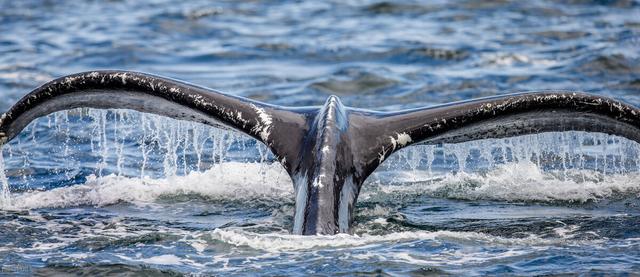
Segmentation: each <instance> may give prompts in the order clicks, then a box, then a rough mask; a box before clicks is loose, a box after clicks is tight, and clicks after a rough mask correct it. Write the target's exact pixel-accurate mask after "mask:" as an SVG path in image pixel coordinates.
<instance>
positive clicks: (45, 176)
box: [0, 0, 640, 276]
mask: <svg viewBox="0 0 640 277" xmlns="http://www.w3.org/2000/svg"><path fill="white" fill-rule="evenodd" d="M639 15H640V3H638V2H637V1H624V0H621V1H586V0H585V1H482V2H476V1H456V2H447V1H430V2H429V3H428V4H425V3H421V2H411V1H400V2H383V1H382V2H381V1H333V2H332V1H296V2H294V1H265V2H253V1H219V2H214V3H211V2H209V1H180V2H175V1H168V0H149V1H30V0H27V1H4V2H0V91H2V97H0V110H6V109H8V108H9V107H10V106H11V105H12V104H13V103H15V102H16V101H17V100H18V99H19V98H20V97H22V96H23V95H24V94H26V93H28V92H29V91H30V90H32V89H34V88H35V87H37V86H38V85H40V84H42V83H44V82H46V81H49V80H51V79H53V78H56V77H60V76H63V75H66V74H70V73H75V72H79V71H86V70H96V69H126V70H137V71H144V72H150V73H154V74H159V75H164V76H168V77H173V78H177V79H181V80H185V81H189V82H193V83H196V84H199V85H203V86H208V87H211V88H215V89H218V90H222V91H225V92H228V93H231V94H236V95H240V96H244V97H249V98H252V99H257V100H260V101H265V102H269V103H274V104H280V105H292V106H298V105H321V104H322V103H323V102H324V101H325V99H326V98H327V97H328V96H329V95H338V96H339V97H340V98H341V99H342V101H343V103H344V104H345V105H349V106H354V107H362V108H371V109H378V110H398V109H406V108H415V107H422V106H430V105H435V104H439V103H446V102H450V101H457V100H463V99H469V98H474V97H482V96H490V95H497V94H504V93H509V92H516V91H527V90H541V89H570V90H580V91H587V92H591V93H596V94H600V95H605V96H609V97H614V98H616V99H620V100H623V101H625V102H628V103H630V104H633V105H640V97H639V95H640V94H639V92H640V63H639V61H640V53H639V52H638V49H640V36H639V34H640V17H639ZM639 151H640V147H639V145H638V144H637V143H635V142H631V141H627V140H625V139H623V138H619V137H614V136H607V135H604V134H588V133H581V132H567V133H551V134H540V135H531V136H523V137H518V138H512V139H504V140H489V141H478V142H472V143H466V144H462V145H439V146H416V147H410V148H408V149H406V150H403V151H401V152H399V153H397V154H395V155H394V156H392V157H391V158H390V159H389V161H387V162H386V163H385V164H384V166H383V167H382V168H380V169H378V171H377V172H376V173H375V174H374V175H373V176H372V177H371V178H370V180H369V181H368V182H367V183H366V184H365V186H364V188H363V192H362V194H361V195H360V197H359V202H358V207H357V214H356V224H355V226H354V230H353V234H348V235H347V234H342V235H338V236H327V237H324V236H314V237H301V236H294V235H290V234H289V231H290V229H291V225H292V220H293V218H292V216H293V207H294V205H293V187H292V184H291V181H290V180H289V179H288V176H287V175H286V173H284V171H283V169H282V168H281V166H280V165H278V164H277V163H274V160H273V157H272V155H271V154H270V153H269V152H268V150H267V149H266V148H265V147H264V146H263V145H261V144H260V143H258V142H256V141H254V140H252V139H249V138H247V137H246V136H243V135H241V134H234V133H230V132H228V131H224V130H218V129H213V128H210V127H206V126H201V125H197V124H191V123H184V122H178V121H174V120H169V119H165V118H161V117H156V116H150V115H143V114H140V113H135V112H131V111H125V110H111V111H98V110H85V109H77V110H72V111H69V112H60V113H56V114H53V115H50V116H47V117H43V118H41V119H39V120H37V121H35V122H34V123H32V124H31V125H30V126H29V127H27V128H26V129H25V130H24V131H23V132H22V133H21V134H20V135H19V136H18V137H17V138H16V139H15V140H14V141H13V142H12V143H10V144H9V145H7V147H5V148H4V149H3V154H4V155H3V156H4V164H5V173H6V176H7V178H8V181H9V183H8V185H9V189H10V195H9V199H4V200H3V202H2V205H1V206H2V208H1V209H0V265H2V267H1V268H0V270H1V271H2V273H3V274H12V273H21V274H24V275H31V274H36V275H43V276H46V275H51V274H54V273H58V274H92V275H96V274H108V273H111V274H121V273H135V274H147V275H163V274H164V275H183V274H185V275H188V274H202V275H223V274H224V275H252V274H265V275H308V274H325V275H338V274H345V275H353V274H372V275H378V274H379V275H417V276H421V275H447V274H451V275H485V274H507V275H544V274H563V273H577V274H594V273H595V274H599V273H601V274H605V273H606V274H622V273H632V272H638V271H640V254H638V253H640V227H638V226H640V224H639V223H640V201H639V199H640V175H639V170H638V168H639V166H640V160H639V155H638V153H639Z"/></svg>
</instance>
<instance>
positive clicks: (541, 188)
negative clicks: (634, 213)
mask: <svg viewBox="0 0 640 277" xmlns="http://www.w3.org/2000/svg"><path fill="white" fill-rule="evenodd" d="M422 176H423V178H422V180H420V181H416V180H415V179H416V178H418V177H419V175H418V176H417V175H414V174H410V173H409V174H405V175H404V176H403V175H400V174H396V175H394V177H393V178H392V180H393V181H392V183H388V182H385V181H384V177H382V178H381V177H378V179H376V180H375V181H372V182H371V183H370V184H367V185H369V186H368V187H365V189H364V191H363V193H362V195H361V200H365V201H366V200H368V199H383V198H386V197H390V196H394V197H396V198H397V197H401V196H411V195H428V196H431V197H438V198H452V199H464V200H499V201H524V202H529V201H535V202H569V203H573V202H575V203H585V202H589V201H599V200H602V199H612V198H619V197H628V196H634V195H636V196H637V197H640V174H638V173H637V172H634V173H627V174H612V175H604V174H602V173H599V172H596V171H593V170H577V169H568V170H565V171H562V172H547V171H544V170H543V169H542V168H540V167H538V166H537V165H536V164H535V163H533V162H530V161H523V162H514V163H509V164H503V165H499V166H497V167H496V168H494V169H493V170H491V171H489V172H487V173H484V174H483V173H468V172H458V173H450V172H449V173H445V174H443V175H437V176H433V175H422ZM367 185H365V186H367Z"/></svg>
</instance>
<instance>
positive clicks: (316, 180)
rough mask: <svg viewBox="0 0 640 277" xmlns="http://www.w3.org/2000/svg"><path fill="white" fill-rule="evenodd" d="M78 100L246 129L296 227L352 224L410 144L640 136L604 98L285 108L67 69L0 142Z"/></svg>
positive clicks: (624, 112)
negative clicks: (380, 170) (281, 189)
mask: <svg viewBox="0 0 640 277" xmlns="http://www.w3.org/2000/svg"><path fill="white" fill-rule="evenodd" d="M79 107H89V108H99V109H109V108H117V109H132V110H136V111H140V112H146V113H154V114H158V115H163V116H167V117H171V118H175V119H180V120H189V121H195V122H199V123H204V124H208V125H211V126H216V127H222V128H230V129H234V130H237V131H239V132H243V133H245V134H247V135H249V136H251V137H253V138H255V139H257V140H259V141H261V142H263V143H264V144H265V145H266V146H267V147H268V148H269V149H270V150H271V151H272V152H273V153H274V155H275V156H276V157H277V158H278V160H279V161H280V163H281V164H282V165H283V167H284V168H285V169H286V171H287V172H288V173H289V175H290V176H291V179H292V181H293V184H294V187H295V194H296V195H295V197H296V199H295V205H296V210H295V214H294V224H293V227H292V230H293V233H296V234H305V235H311V234H336V233H348V232H350V231H351V229H350V228H351V225H352V223H353V214H354V207H355V203H356V200H357V198H358V194H359V192H360V189H361V186H362V184H363V183H364V181H365V180H366V178H367V177H368V176H369V175H370V174H371V173H372V172H373V171H374V170H375V169H376V168H377V167H378V166H379V165H380V164H381V163H382V162H383V161H384V160H385V159H386V158H387V157H389V155H391V154H392V153H394V152H396V151H398V150H400V149H402V148H404V147H407V146H409V145H412V144H439V143H458V142H465V141H470V140H477V139H486V138H504V137H512V136H518V135H525V134H532V133H541V132H551V131H588V132H599V133H606V134H611V135H618V136H622V137H626V138H628V139H631V140H634V141H636V142H640V117H639V115H640V110H639V109H638V108H636V107H634V106H631V105H628V104H625V103H622V102H619V101H616V100H613V99H610V98H606V97H601V96H597V95H590V94H585V93H580V92H570V91H544V92H527V93H520V94H509V95H501V96H495V97H489V98H482V99H476V100H470V101H463V102H456V103H450V104H445V105H439V106H433V107H427V108H421V109H413V110H404V111H398V112H376V111H370V110H363V109H355V108H349V107H346V106H344V105H343V104H342V103H341V102H340V99H338V97H336V96H331V97H329V98H328V99H327V101H326V102H325V104H324V105H323V106H321V107H302V108H295V107H282V106H275V105H270V104H266V103H262V102H259V101H255V100H250V99H246V98H242V97H237V96H232V95H227V94H224V93H221V92H218V91H215V90H211V89H208V88H204V87H199V86H196V85H192V84H188V83H185V82H181V81H177V80H172V79H169V78H164V77H159V76H154V75H150V74H145V73H139V72H129V71H91V72H84V73H78V74H73V75H69V76H66V77H62V78H59V79H56V80H53V81H51V82H49V83H46V84H44V85H43V86H41V87H39V88H37V89H35V90H34V91H32V92H30V93H29V94H27V95H26V96H24V97H23V98H22V99H20V100H19V101H18V102H17V103H16V104H15V105H14V106H13V107H11V108H10V109H9V111H7V112H6V113H5V114H4V115H2V117H0V143H2V144H4V143H6V142H7V141H9V140H11V139H12V138H14V137H15V136H16V135H17V134H18V133H19V132H20V131H21V130H22V129H23V128H24V127H25V126H27V125H28V124H29V123H30V122H31V121H32V120H34V119H35V118H37V117H40V116H44V115H47V114H50V113H53V112H56V111H60V110H66V109H73V108H79Z"/></svg>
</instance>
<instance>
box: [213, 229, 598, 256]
mask: <svg viewBox="0 0 640 277" xmlns="http://www.w3.org/2000/svg"><path fill="white" fill-rule="evenodd" d="M211 237H212V239H214V240H219V241H221V242H224V243H227V244H231V245H234V246H247V247H250V248H253V249H257V250H262V251H266V252H288V251H305V250H318V249H327V248H333V249H335V248H346V247H349V248H353V247H359V246H368V245H375V244H379V243H386V242H398V243H401V242H412V241H423V240H432V241H440V242H451V241H453V242H456V243H457V244H473V245H478V244H480V245H482V244H485V245H504V246H509V245H511V246H514V245H515V246H551V245H566V243H567V239H569V238H567V239H565V238H541V237H539V236H536V235H530V236H528V237H525V238H505V237H500V236H493V235H489V234H483V233H478V232H457V231H433V232H431V231H405V232H394V233H389V234H384V235H370V234H362V235H349V234H337V235H330V236H302V235H290V234H273V233H270V234H258V233H253V232H248V231H245V230H241V229H232V228H226V229H216V230H214V231H213V232H212V235H211ZM589 243H593V244H596V243H597V241H595V240H590V241H589Z"/></svg>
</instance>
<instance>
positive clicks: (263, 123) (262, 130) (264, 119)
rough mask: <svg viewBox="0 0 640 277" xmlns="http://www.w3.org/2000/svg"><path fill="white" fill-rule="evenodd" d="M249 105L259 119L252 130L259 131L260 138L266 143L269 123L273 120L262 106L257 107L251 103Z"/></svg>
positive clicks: (269, 130) (269, 129)
mask: <svg viewBox="0 0 640 277" xmlns="http://www.w3.org/2000/svg"><path fill="white" fill-rule="evenodd" d="M251 107H252V108H253V109H254V110H255V111H256V113H258V119H259V120H258V124H257V125H256V126H255V127H254V128H253V131H254V132H259V134H260V138H261V139H262V141H264V142H265V143H266V142H267V139H268V138H269V135H270V132H271V123H272V122H273V120H272V119H271V116H270V115H269V114H268V113H267V112H265V110H264V109H263V108H258V107H257V106H256V105H254V104H251Z"/></svg>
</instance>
